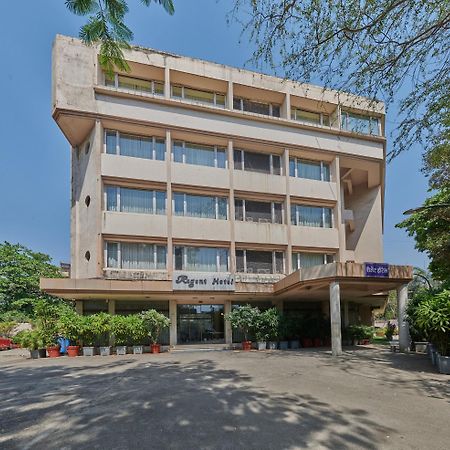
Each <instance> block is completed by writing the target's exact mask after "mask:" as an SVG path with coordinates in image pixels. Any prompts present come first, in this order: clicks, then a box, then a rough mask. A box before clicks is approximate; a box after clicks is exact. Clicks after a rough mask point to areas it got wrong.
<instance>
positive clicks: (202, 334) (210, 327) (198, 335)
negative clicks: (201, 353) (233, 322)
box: [177, 305, 225, 344]
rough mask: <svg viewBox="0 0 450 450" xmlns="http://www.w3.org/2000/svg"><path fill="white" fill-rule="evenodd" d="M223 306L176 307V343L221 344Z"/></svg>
mask: <svg viewBox="0 0 450 450" xmlns="http://www.w3.org/2000/svg"><path fill="white" fill-rule="evenodd" d="M224 332H225V328H224V307H223V305H177V342H178V343H179V344H201V343H205V342H207V343H209V344H223V343H225V336H224Z"/></svg>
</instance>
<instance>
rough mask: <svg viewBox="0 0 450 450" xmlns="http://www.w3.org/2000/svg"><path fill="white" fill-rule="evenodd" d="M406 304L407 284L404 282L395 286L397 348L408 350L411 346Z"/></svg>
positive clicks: (402, 350)
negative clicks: (397, 286)
mask: <svg viewBox="0 0 450 450" xmlns="http://www.w3.org/2000/svg"><path fill="white" fill-rule="evenodd" d="M407 304H408V285H407V284H404V285H403V286H400V287H399V288H397V307H398V315H397V317H398V335H399V342H398V344H399V350H400V351H401V352H409V349H410V347H411V337H410V335H409V325H408V322H407V321H406V318H405V316H406V306H407Z"/></svg>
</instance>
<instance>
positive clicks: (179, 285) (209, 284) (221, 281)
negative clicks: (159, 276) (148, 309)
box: [172, 272, 236, 291]
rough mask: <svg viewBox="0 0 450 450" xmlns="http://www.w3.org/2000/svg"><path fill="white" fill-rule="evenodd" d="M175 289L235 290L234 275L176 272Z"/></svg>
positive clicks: (173, 283)
mask: <svg viewBox="0 0 450 450" xmlns="http://www.w3.org/2000/svg"><path fill="white" fill-rule="evenodd" d="M172 289H173V290H174V291H234V290H235V289H236V288H235V280H234V275H231V274H230V273H206V274H205V273H198V272H174V273H173V278H172Z"/></svg>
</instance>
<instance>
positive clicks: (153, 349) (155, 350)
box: [150, 344, 161, 353]
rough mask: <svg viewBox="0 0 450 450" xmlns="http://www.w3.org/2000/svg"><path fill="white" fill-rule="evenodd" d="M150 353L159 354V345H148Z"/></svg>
mask: <svg viewBox="0 0 450 450" xmlns="http://www.w3.org/2000/svg"><path fill="white" fill-rule="evenodd" d="M150 353H161V345H160V344H151V345H150Z"/></svg>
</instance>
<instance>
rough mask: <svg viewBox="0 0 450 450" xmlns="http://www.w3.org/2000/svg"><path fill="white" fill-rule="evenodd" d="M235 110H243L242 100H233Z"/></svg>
mask: <svg viewBox="0 0 450 450" xmlns="http://www.w3.org/2000/svg"><path fill="white" fill-rule="evenodd" d="M233 109H239V110H242V105H241V99H240V98H237V97H234V98H233Z"/></svg>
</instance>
